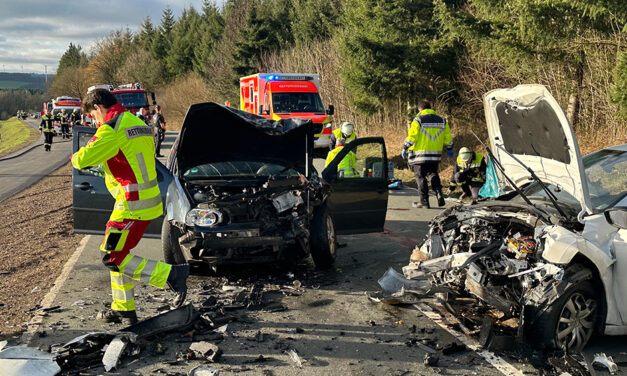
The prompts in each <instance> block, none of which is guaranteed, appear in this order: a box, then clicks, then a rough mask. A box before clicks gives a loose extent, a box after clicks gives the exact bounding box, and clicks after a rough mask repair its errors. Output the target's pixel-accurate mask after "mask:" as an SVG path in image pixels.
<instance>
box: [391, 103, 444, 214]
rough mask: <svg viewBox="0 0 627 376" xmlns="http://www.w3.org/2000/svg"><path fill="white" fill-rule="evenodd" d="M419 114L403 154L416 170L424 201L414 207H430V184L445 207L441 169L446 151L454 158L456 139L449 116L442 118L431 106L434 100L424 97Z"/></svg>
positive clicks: (406, 141) (441, 204) (419, 105)
mask: <svg viewBox="0 0 627 376" xmlns="http://www.w3.org/2000/svg"><path fill="white" fill-rule="evenodd" d="M418 110H419V112H418V115H416V117H415V118H414V120H413V121H412V123H411V126H410V128H409V132H408V133H407V138H406V139H405V144H404V145H403V150H402V152H401V156H402V157H403V159H404V158H407V162H408V163H409V166H410V167H411V168H412V170H413V171H414V175H415V176H416V182H417V183H418V190H419V191H420V202H414V204H413V206H414V207H418V208H422V207H426V208H429V185H428V183H427V181H429V183H430V184H431V189H433V191H434V192H435V196H436V198H437V200H438V206H444V194H443V193H442V183H441V182H440V176H439V175H438V168H439V165H440V160H441V158H442V150H443V149H444V148H446V154H447V155H448V156H449V157H451V158H452V157H453V156H454V155H455V154H454V152H453V138H452V136H451V130H450V128H449V125H448V121H446V119H444V118H442V117H440V116H439V115H438V114H437V112H435V111H434V110H432V109H431V103H430V102H429V101H428V100H426V99H423V100H421V101H420V103H418Z"/></svg>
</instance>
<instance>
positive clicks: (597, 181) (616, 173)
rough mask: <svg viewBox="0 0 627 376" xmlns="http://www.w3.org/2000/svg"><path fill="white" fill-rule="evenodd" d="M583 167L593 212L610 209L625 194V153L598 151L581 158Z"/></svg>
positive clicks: (626, 168) (626, 175)
mask: <svg viewBox="0 0 627 376" xmlns="http://www.w3.org/2000/svg"><path fill="white" fill-rule="evenodd" d="M583 167H584V170H585V173H586V180H587V181H588V190H589V191H590V201H591V202H592V208H593V209H594V210H595V211H600V210H604V209H607V208H609V207H611V206H612V205H614V204H615V203H616V202H617V201H618V200H620V199H621V198H622V197H624V196H625V194H626V193H627V190H626V187H627V152H625V151H621V150H610V149H605V150H599V151H597V152H594V153H592V154H588V155H586V156H585V157H583Z"/></svg>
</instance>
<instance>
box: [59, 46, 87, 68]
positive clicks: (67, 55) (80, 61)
mask: <svg viewBox="0 0 627 376" xmlns="http://www.w3.org/2000/svg"><path fill="white" fill-rule="evenodd" d="M85 66H87V56H86V55H85V53H84V52H83V51H82V48H81V46H80V45H74V44H72V43H70V45H69V46H68V49H67V50H66V51H65V52H64V53H63V55H62V56H61V59H60V60H59V66H58V68H57V74H61V73H62V72H63V70H64V69H65V68H68V67H77V68H78V67H85Z"/></svg>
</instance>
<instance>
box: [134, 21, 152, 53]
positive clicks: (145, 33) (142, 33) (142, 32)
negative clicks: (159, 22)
mask: <svg viewBox="0 0 627 376" xmlns="http://www.w3.org/2000/svg"><path fill="white" fill-rule="evenodd" d="M155 34H156V30H155V27H154V26H153V24H152V20H151V19H150V16H146V18H144V22H142V24H141V25H140V27H139V33H138V34H137V41H138V42H139V45H140V46H142V47H143V48H144V49H146V50H150V47H151V46H152V42H153V40H154V39H155Z"/></svg>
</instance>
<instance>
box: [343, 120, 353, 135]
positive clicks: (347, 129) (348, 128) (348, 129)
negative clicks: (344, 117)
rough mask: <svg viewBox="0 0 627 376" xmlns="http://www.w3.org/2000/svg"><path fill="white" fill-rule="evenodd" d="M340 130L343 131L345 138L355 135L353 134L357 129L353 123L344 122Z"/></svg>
mask: <svg viewBox="0 0 627 376" xmlns="http://www.w3.org/2000/svg"><path fill="white" fill-rule="evenodd" d="M340 129H341V130H342V134H343V135H344V136H345V137H349V136H350V135H352V134H353V132H355V127H354V126H353V123H351V122H349V121H345V122H343V123H342V126H341V127H340Z"/></svg>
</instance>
